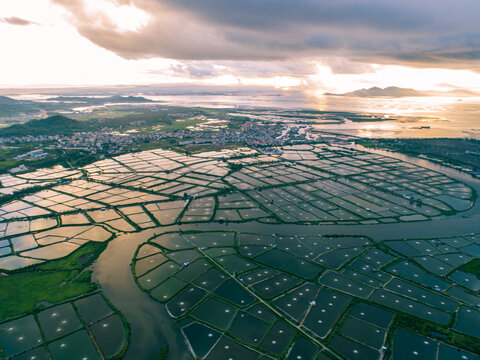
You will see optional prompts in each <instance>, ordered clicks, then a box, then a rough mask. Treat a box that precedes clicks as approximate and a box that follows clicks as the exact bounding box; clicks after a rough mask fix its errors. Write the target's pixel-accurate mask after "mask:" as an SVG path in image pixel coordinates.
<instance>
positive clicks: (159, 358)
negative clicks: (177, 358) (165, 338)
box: [155, 346, 168, 360]
mask: <svg viewBox="0 0 480 360" xmlns="http://www.w3.org/2000/svg"><path fill="white" fill-rule="evenodd" d="M167 355H168V347H167V346H162V347H161V348H160V353H159V354H158V356H157V357H156V359H155V360H166V359H167Z"/></svg>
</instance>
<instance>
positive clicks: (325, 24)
mask: <svg viewBox="0 0 480 360" xmlns="http://www.w3.org/2000/svg"><path fill="white" fill-rule="evenodd" d="M53 1H54V2H56V3H57V4H60V5H63V6H64V7H66V8H68V9H69V10H70V11H71V13H72V16H73V19H74V23H75V24H76V26H77V29H78V31H79V32H80V34H82V35H83V36H85V37H86V38H88V39H89V40H91V41H92V42H94V43H96V44H97V45H99V46H102V47H104V48H106V49H108V50H111V51H114V52H116V53H117V54H119V55H120V56H123V57H125V58H146V57H166V58H172V59H179V60H194V61H195V60H216V61H218V60H231V61H235V60H240V61H249V60H255V61H259V60H266V61H272V60H275V61H278V60H295V61H296V60H298V59H300V58H302V59H306V58H314V57H320V58H321V57H326V58H334V57H340V58H342V57H343V58H348V59H349V60H351V61H353V62H360V63H365V62H374V63H398V64H407V65H414V66H437V67H445V68H464V67H470V68H475V67H478V66H479V64H478V63H479V62H480V61H479V60H480V54H479V51H480V39H479V34H480V25H479V24H480V21H478V19H477V16H478V14H479V13H480V1H478V0H441V1H438V0H435V1H433V0H415V1H413V0H389V1H385V0H363V1H359V0H262V1H259V0H242V1H239V0H114V1H115V2H116V3H117V4H127V5H134V6H136V7H137V8H139V9H142V10H144V11H145V12H147V13H148V14H150V21H149V23H148V24H147V25H146V26H144V27H143V28H141V29H138V30H137V31H120V30H118V29H117V28H116V27H115V26H114V25H113V24H112V23H111V22H110V20H109V19H108V17H107V16H101V17H100V16H99V17H95V16H92V14H90V13H88V12H87V10H86V8H85V7H84V5H83V1H82V0H53ZM203 70H204V69H200V70H199V71H201V72H202V71H203ZM340 70H341V71H343V70H342V69H341V67H340ZM347 70H348V69H347ZM185 71H186V72H189V71H190V72H193V73H195V71H196V70H195V67H193V68H192V69H190V70H189V69H185ZM200 76H202V73H200Z"/></svg>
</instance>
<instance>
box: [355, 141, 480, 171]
mask: <svg viewBox="0 0 480 360" xmlns="http://www.w3.org/2000/svg"><path fill="white" fill-rule="evenodd" d="M357 143H358V144H360V145H363V146H365V147H369V148H382V149H387V150H392V151H397V152H401V153H404V154H407V155H411V156H420V155H424V156H428V157H429V158H432V159H436V160H439V161H443V162H445V163H447V164H451V165H455V166H461V167H466V168H469V169H471V170H473V171H475V172H480V160H479V159H480V140H475V139H445V138H436V139H361V140H357Z"/></svg>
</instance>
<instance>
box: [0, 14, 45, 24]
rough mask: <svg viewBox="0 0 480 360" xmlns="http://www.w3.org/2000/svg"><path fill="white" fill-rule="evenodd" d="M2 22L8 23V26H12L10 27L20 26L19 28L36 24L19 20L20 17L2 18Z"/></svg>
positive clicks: (0, 19)
mask: <svg viewBox="0 0 480 360" xmlns="http://www.w3.org/2000/svg"><path fill="white" fill-rule="evenodd" d="M0 21H1V22H4V23H7V24H10V25H19V26H26V25H33V24H36V23H34V22H32V21H28V20H25V19H21V18H19V17H15V16H12V17H4V18H0Z"/></svg>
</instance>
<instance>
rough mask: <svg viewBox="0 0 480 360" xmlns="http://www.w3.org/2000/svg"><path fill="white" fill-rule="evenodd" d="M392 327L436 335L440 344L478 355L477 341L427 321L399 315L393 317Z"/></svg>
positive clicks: (478, 344) (478, 343)
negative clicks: (439, 337) (443, 343)
mask: <svg viewBox="0 0 480 360" xmlns="http://www.w3.org/2000/svg"><path fill="white" fill-rule="evenodd" d="M394 326H397V327H399V328H402V329H406V330H410V331H412V332H415V333H417V334H420V335H423V336H428V337H432V336H434V335H435V334H437V335H440V336H441V341H442V342H446V343H447V344H450V345H452V346H455V347H458V348H460V349H462V350H466V351H470V352H473V353H474V354H480V342H479V341H478V339H476V338H474V337H472V336H469V335H465V334H461V333H459V332H456V331H453V330H450V329H447V328H444V327H442V326H439V325H437V324H434V323H433V322H430V321H428V320H423V319H420V318H416V317H414V316H411V315H407V314H400V313H399V314H397V316H396V317H395V320H394ZM434 337H435V336H434Z"/></svg>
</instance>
